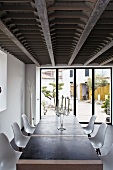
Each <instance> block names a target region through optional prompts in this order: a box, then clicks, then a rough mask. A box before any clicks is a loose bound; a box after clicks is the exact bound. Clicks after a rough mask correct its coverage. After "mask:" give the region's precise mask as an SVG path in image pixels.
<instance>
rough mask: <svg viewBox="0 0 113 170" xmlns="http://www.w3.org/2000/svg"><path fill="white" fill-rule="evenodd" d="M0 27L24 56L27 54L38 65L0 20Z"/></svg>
mask: <svg viewBox="0 0 113 170" xmlns="http://www.w3.org/2000/svg"><path fill="white" fill-rule="evenodd" d="M0 29H1V30H2V31H3V32H4V33H5V35H7V36H8V37H9V38H10V39H11V41H13V42H14V43H15V44H16V45H17V46H18V47H19V48H20V49H21V50H22V52H23V53H24V54H26V56H28V57H29V58H30V59H31V60H32V61H33V62H34V63H35V64H36V65H37V66H40V64H39V63H38V61H37V60H36V59H35V58H34V57H33V56H32V55H31V54H30V53H29V52H28V51H27V50H26V48H25V47H24V46H23V45H22V44H21V42H20V41H19V40H18V39H17V38H16V37H15V36H14V35H13V34H12V33H11V32H10V30H9V29H8V28H7V27H6V26H5V25H4V23H3V22H2V21H1V20H0Z"/></svg>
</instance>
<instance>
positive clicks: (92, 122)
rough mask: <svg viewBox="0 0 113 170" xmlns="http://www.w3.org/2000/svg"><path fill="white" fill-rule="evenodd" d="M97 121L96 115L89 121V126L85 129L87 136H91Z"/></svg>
mask: <svg viewBox="0 0 113 170" xmlns="http://www.w3.org/2000/svg"><path fill="white" fill-rule="evenodd" d="M95 119H96V116H95V115H92V117H91V118H90V121H89V123H88V125H87V126H86V127H83V129H84V132H85V134H86V135H89V134H91V133H92V132H93V130H94V123H95Z"/></svg>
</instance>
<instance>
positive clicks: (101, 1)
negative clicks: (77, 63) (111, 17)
mask: <svg viewBox="0 0 113 170" xmlns="http://www.w3.org/2000/svg"><path fill="white" fill-rule="evenodd" d="M109 1H110V0H98V1H97V3H96V5H95V7H94V9H93V11H92V13H91V15H90V18H89V20H88V22H87V24H86V26H85V28H84V31H83V33H82V35H81V37H80V39H79V41H78V43H77V45H76V47H75V49H74V52H73V54H72V56H71V58H70V60H69V62H68V65H71V64H72V62H73V60H74V59H75V57H76V56H77V54H78V52H79V50H80V49H81V47H82V46H83V44H84V42H85V41H86V39H87V37H88V35H89V34H90V32H91V30H92V29H93V27H94V26H95V24H96V22H97V21H98V19H99V18H100V16H101V14H102V12H103V11H104V10H105V8H106V6H107V5H108V3H109Z"/></svg>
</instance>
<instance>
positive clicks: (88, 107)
mask: <svg viewBox="0 0 113 170" xmlns="http://www.w3.org/2000/svg"><path fill="white" fill-rule="evenodd" d="M85 70H86V69H76V95H77V96H76V116H77V118H78V120H79V121H80V122H88V121H89V119H90V117H91V115H92V70H91V69H89V76H87V77H86V76H85Z"/></svg>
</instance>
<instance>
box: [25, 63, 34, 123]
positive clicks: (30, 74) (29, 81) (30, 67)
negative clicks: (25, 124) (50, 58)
mask: <svg viewBox="0 0 113 170" xmlns="http://www.w3.org/2000/svg"><path fill="white" fill-rule="evenodd" d="M25 70H26V71H25V74H26V78H25V82H26V83H25V84H26V115H27V116H28V119H29V121H30V112H31V109H30V107H32V118H34V122H33V123H34V124H35V123H36V65H35V64H26V69H25ZM30 86H32V89H33V93H32V106H30Z"/></svg>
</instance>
